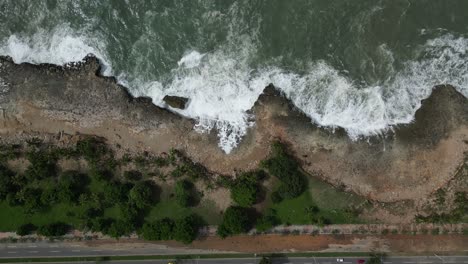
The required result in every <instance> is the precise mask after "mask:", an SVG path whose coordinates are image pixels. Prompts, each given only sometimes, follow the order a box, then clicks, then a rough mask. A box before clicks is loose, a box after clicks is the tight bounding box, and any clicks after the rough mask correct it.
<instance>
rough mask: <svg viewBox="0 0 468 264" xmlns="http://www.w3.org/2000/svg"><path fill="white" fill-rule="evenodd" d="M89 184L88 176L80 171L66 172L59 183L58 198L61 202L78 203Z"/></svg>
mask: <svg viewBox="0 0 468 264" xmlns="http://www.w3.org/2000/svg"><path fill="white" fill-rule="evenodd" d="M88 184H89V178H88V176H87V175H85V174H82V173H80V172H78V171H65V172H64V173H63V174H62V175H61V176H60V179H59V182H58V188H57V190H58V197H59V201H60V202H75V203H77V202H78V198H79V197H80V195H81V194H82V193H84V192H86V188H87V186H88Z"/></svg>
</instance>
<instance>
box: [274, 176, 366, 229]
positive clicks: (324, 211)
mask: <svg viewBox="0 0 468 264" xmlns="http://www.w3.org/2000/svg"><path fill="white" fill-rule="evenodd" d="M308 181H309V186H308V189H307V190H306V191H305V192H304V193H303V194H302V195H300V196H299V197H297V198H294V199H287V200H283V201H282V202H280V203H278V204H273V203H272V202H271V201H269V204H270V207H271V208H273V209H275V210H276V212H277V214H278V217H279V218H280V220H281V222H282V223H285V224H286V223H288V224H292V225H294V224H297V225H304V224H310V219H309V216H308V214H307V208H309V207H311V206H317V207H318V208H319V209H320V211H319V213H318V215H319V216H323V217H325V218H327V219H329V220H330V221H331V222H332V223H333V224H347V223H362V222H363V221H362V220H360V219H358V218H356V217H354V216H353V215H352V214H350V213H348V212H346V211H345V210H346V209H347V208H349V207H350V206H358V205H360V204H362V203H364V202H365V199H363V198H362V197H359V196H358V195H355V194H352V193H348V192H343V191H340V190H337V189H336V188H334V187H333V186H332V185H330V184H327V183H325V182H323V181H321V180H318V179H315V178H312V177H309V178H308Z"/></svg>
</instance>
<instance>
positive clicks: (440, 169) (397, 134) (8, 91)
mask: <svg viewBox="0 0 468 264" xmlns="http://www.w3.org/2000/svg"><path fill="white" fill-rule="evenodd" d="M0 88H1V89H0V111H1V113H0V114H1V115H0V124H1V125H0V137H1V140H2V141H10V142H14V141H18V140H24V139H26V138H30V137H42V138H44V139H46V140H49V141H56V142H60V140H62V137H61V136H60V135H62V134H68V135H74V134H77V133H79V134H89V135H95V136H99V137H102V138H105V139H106V141H107V142H108V143H109V144H110V145H113V146H119V148H121V149H125V150H130V151H135V152H144V151H146V152H151V153H162V152H168V151H169V150H170V149H178V150H180V151H182V152H184V153H185V154H186V155H187V156H188V157H190V158H191V159H193V160H194V161H195V162H199V163H201V164H203V166H205V167H206V168H207V169H208V170H210V171H212V172H216V173H221V174H226V175H233V174H234V173H235V172H236V171H244V170H248V169H253V168H256V167H257V166H258V164H259V162H260V161H261V160H263V159H265V157H267V155H268V153H269V148H270V142H271V141H273V140H281V141H282V142H284V143H286V144H287V145H288V147H289V149H290V150H291V151H292V153H293V154H294V156H295V157H296V158H297V159H298V160H299V161H300V162H301V165H302V168H303V170H304V171H305V172H307V173H308V174H310V175H311V176H312V177H318V178H320V179H321V180H324V181H326V182H328V183H331V184H333V185H334V186H337V187H340V188H343V189H344V190H346V191H350V192H354V193H357V194H359V195H361V196H364V197H366V198H367V199H369V200H373V201H376V202H381V203H387V204H391V203H408V202H409V203H411V204H413V205H414V206H413V207H412V208H413V209H414V208H419V206H421V205H422V204H423V203H424V202H425V201H426V200H427V199H428V197H429V196H431V195H432V194H433V193H434V192H435V191H437V190H438V189H440V188H442V187H445V186H447V185H449V184H450V182H451V181H452V180H453V179H454V177H455V176H456V175H457V172H458V171H459V169H460V168H461V167H463V166H466V164H467V152H468V99H467V98H465V97H464V96H463V95H462V94H460V93H459V92H457V91H456V90H455V89H454V88H453V87H452V86H449V85H442V86H437V87H435V88H434V89H433V92H432V94H431V96H430V97H429V98H427V99H426V100H424V101H423V102H422V106H421V108H420V109H419V110H418V111H417V112H416V116H415V120H414V122H413V123H411V124H408V125H401V126H398V127H394V128H392V131H391V132H389V133H387V134H385V135H382V136H375V137H371V138H366V139H362V140H358V141H352V140H350V139H349V138H348V137H347V135H346V133H345V132H344V131H342V130H341V129H336V130H335V131H331V130H329V129H325V128H321V127H317V126H316V125H314V124H313V123H312V122H311V120H310V119H309V118H308V117H307V116H305V115H304V114H303V113H302V112H300V111H299V110H297V109H296V108H295V107H294V106H293V105H292V103H291V102H290V101H289V100H288V99H287V98H285V97H283V96H282V95H281V94H280V92H279V91H278V90H276V89H275V88H274V86H273V85H270V86H268V87H266V88H265V90H264V92H263V94H262V95H260V97H259V98H258V100H257V102H256V103H255V105H254V106H253V108H252V109H251V112H252V113H253V114H254V116H255V126H253V127H252V128H251V129H250V130H249V132H248V134H247V136H246V137H245V138H244V139H243V140H242V142H241V143H240V144H239V147H238V148H237V149H235V150H234V151H233V152H232V153H231V154H229V155H227V154H225V153H223V152H222V150H221V149H220V148H219V147H218V139H217V136H216V133H215V131H212V133H209V134H200V133H198V132H196V131H195V130H194V129H193V127H194V125H195V121H194V120H190V119H187V118H184V117H182V116H179V115H177V114H175V113H173V112H171V111H169V110H167V109H163V108H160V107H158V106H156V105H154V104H153V103H152V102H151V99H150V98H134V97H132V96H131V95H130V93H129V92H128V91H127V89H126V88H125V87H123V86H121V85H119V84H118V83H117V81H116V79H115V78H112V77H104V76H101V75H100V64H99V61H98V59H96V58H95V57H93V56H88V57H86V58H85V59H84V60H83V62H79V63H70V64H67V65H65V66H63V67H62V66H56V65H50V64H40V65H33V64H28V63H22V64H15V63H14V62H13V61H12V60H11V59H10V58H8V57H0ZM119 148H116V151H117V152H118V150H119ZM463 177H464V178H466V177H465V176H463ZM464 182H465V184H466V180H464ZM458 188H466V186H465V187H464V186H458ZM382 210H383V211H382V212H381V213H380V215H379V216H378V218H380V219H382V218H388V219H390V220H389V221H390V222H392V220H391V219H392V218H393V219H395V220H394V221H393V222H404V221H409V219H410V218H411V219H412V217H413V216H414V214H415V213H416V212H412V214H411V213H410V214H408V215H406V216H396V215H392V214H391V213H389V212H387V211H385V209H382Z"/></svg>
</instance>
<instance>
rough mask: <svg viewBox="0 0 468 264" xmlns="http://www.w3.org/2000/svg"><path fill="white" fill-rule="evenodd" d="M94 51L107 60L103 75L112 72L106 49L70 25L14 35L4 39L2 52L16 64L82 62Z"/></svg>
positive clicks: (0, 48)
mask: <svg viewBox="0 0 468 264" xmlns="http://www.w3.org/2000/svg"><path fill="white" fill-rule="evenodd" d="M90 53H92V54H94V55H95V56H96V57H98V58H99V59H100V60H101V63H103V74H104V75H106V76H108V75H111V74H112V67H111V65H110V63H109V60H108V59H107V56H106V53H105V48H104V47H103V45H102V43H101V42H100V41H98V40H97V39H95V38H92V37H85V36H84V35H82V34H77V33H75V32H74V31H73V30H72V29H71V28H70V27H68V26H67V25H60V26H57V27H56V28H55V29H54V30H52V31H50V32H49V31H44V30H39V31H38V32H36V33H35V34H34V35H32V36H27V37H25V36H18V35H11V36H10V37H9V38H8V39H6V40H4V41H3V42H0V54H5V55H8V56H10V57H12V58H13V61H14V62H15V63H22V62H29V63H36V64H38V63H51V64H57V65H64V64H66V63H68V62H75V61H81V60H82V59H83V58H84V57H86V55H88V54H90Z"/></svg>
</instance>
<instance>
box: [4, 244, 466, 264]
mask: <svg viewBox="0 0 468 264" xmlns="http://www.w3.org/2000/svg"><path fill="white" fill-rule="evenodd" d="M160 254H189V252H185V253H184V252H177V251H170V252H168V251H167V249H154V248H132V249H125V250H122V249H118V248H116V249H112V248H93V247H86V246H82V245H79V244H68V243H45V242H39V243H18V244H15V243H12V244H0V258H25V257H84V256H128V255H160ZM190 254H193V253H190ZM338 259H342V260H343V262H339V261H338ZM360 259H363V260H367V259H368V257H365V256H363V257H341V258H340V257H307V258H296V257H290V258H276V259H273V263H275V264H289V263H290V264H332V263H343V264H352V263H359V262H358V261H359V260H360ZM259 260H260V259H259V258H239V259H196V258H195V259H191V260H179V261H177V264H181V263H187V264H188V263H190V264H191V263H196V264H218V263H219V264H256V263H258V262H259ZM170 261H173V260H171V259H168V260H144V261H136V260H130V261H108V262H107V263H120V264H130V263H156V264H167V263H168V262H170ZM383 261H384V264H392V263H401V264H417V263H420V264H431V263H444V264H465V263H466V264H468V256H436V255H433V256H413V257H408V256H404V257H403V256H401V257H399V256H389V257H386V258H384V260H383ZM74 263H77V262H74ZM78 263H79V262H78ZM88 263H93V262H88Z"/></svg>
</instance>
